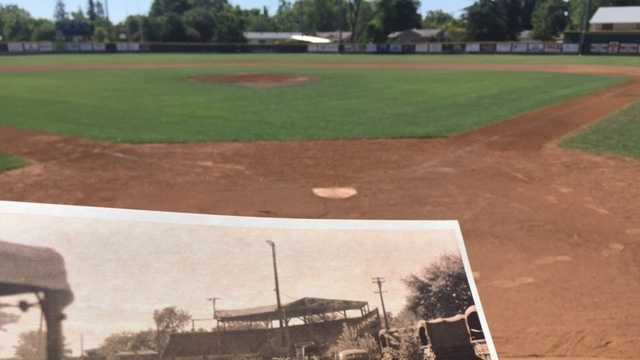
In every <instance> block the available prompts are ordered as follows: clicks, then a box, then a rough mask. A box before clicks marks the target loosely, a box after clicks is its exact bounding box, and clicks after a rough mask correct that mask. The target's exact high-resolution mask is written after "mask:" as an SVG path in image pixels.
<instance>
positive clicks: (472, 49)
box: [465, 43, 480, 53]
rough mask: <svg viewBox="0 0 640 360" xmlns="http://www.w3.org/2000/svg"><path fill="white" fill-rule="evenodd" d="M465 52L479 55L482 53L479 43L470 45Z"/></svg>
mask: <svg viewBox="0 0 640 360" xmlns="http://www.w3.org/2000/svg"><path fill="white" fill-rule="evenodd" d="M465 51H466V52H467V53H479V52H480V44H478V43H468V44H467V46H466V48H465Z"/></svg>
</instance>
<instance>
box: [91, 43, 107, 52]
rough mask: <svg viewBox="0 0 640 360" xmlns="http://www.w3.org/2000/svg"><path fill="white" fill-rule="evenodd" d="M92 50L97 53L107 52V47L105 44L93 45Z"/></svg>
mask: <svg viewBox="0 0 640 360" xmlns="http://www.w3.org/2000/svg"><path fill="white" fill-rule="evenodd" d="M93 50H95V51H97V52H105V51H107V45H106V44H105V43H93Z"/></svg>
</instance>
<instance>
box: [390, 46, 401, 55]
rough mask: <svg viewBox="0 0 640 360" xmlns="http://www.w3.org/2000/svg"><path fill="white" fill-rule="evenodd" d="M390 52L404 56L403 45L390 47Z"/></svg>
mask: <svg viewBox="0 0 640 360" xmlns="http://www.w3.org/2000/svg"><path fill="white" fill-rule="evenodd" d="M389 52H390V53H392V54H402V45H401V44H391V45H389Z"/></svg>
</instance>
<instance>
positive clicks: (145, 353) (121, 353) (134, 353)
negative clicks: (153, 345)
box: [116, 350, 158, 356]
mask: <svg viewBox="0 0 640 360" xmlns="http://www.w3.org/2000/svg"><path fill="white" fill-rule="evenodd" d="M155 355H158V353H157V352H156V351H153V350H140V351H119V352H117V353H116V356H155Z"/></svg>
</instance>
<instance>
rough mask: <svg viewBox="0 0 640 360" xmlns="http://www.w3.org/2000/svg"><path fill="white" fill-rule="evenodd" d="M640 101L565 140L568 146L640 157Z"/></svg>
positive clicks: (565, 144)
mask: <svg viewBox="0 0 640 360" xmlns="http://www.w3.org/2000/svg"><path fill="white" fill-rule="evenodd" d="M639 140H640V103H636V104H634V105H633V106H631V107H629V108H628V109H626V110H623V111H621V112H619V113H617V114H615V115H612V116H610V117H608V118H607V119H605V120H603V121H601V122H599V123H598V124H596V125H594V126H592V127H590V128H589V129H587V130H586V131H585V132H583V133H581V134H579V135H578V136H575V137H573V138H570V139H568V140H566V141H564V142H563V146H566V147H568V148H574V149H580V150H586V151H590V152H594V153H597V154H619V155H624V156H630V157H634V158H640V141H639Z"/></svg>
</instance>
